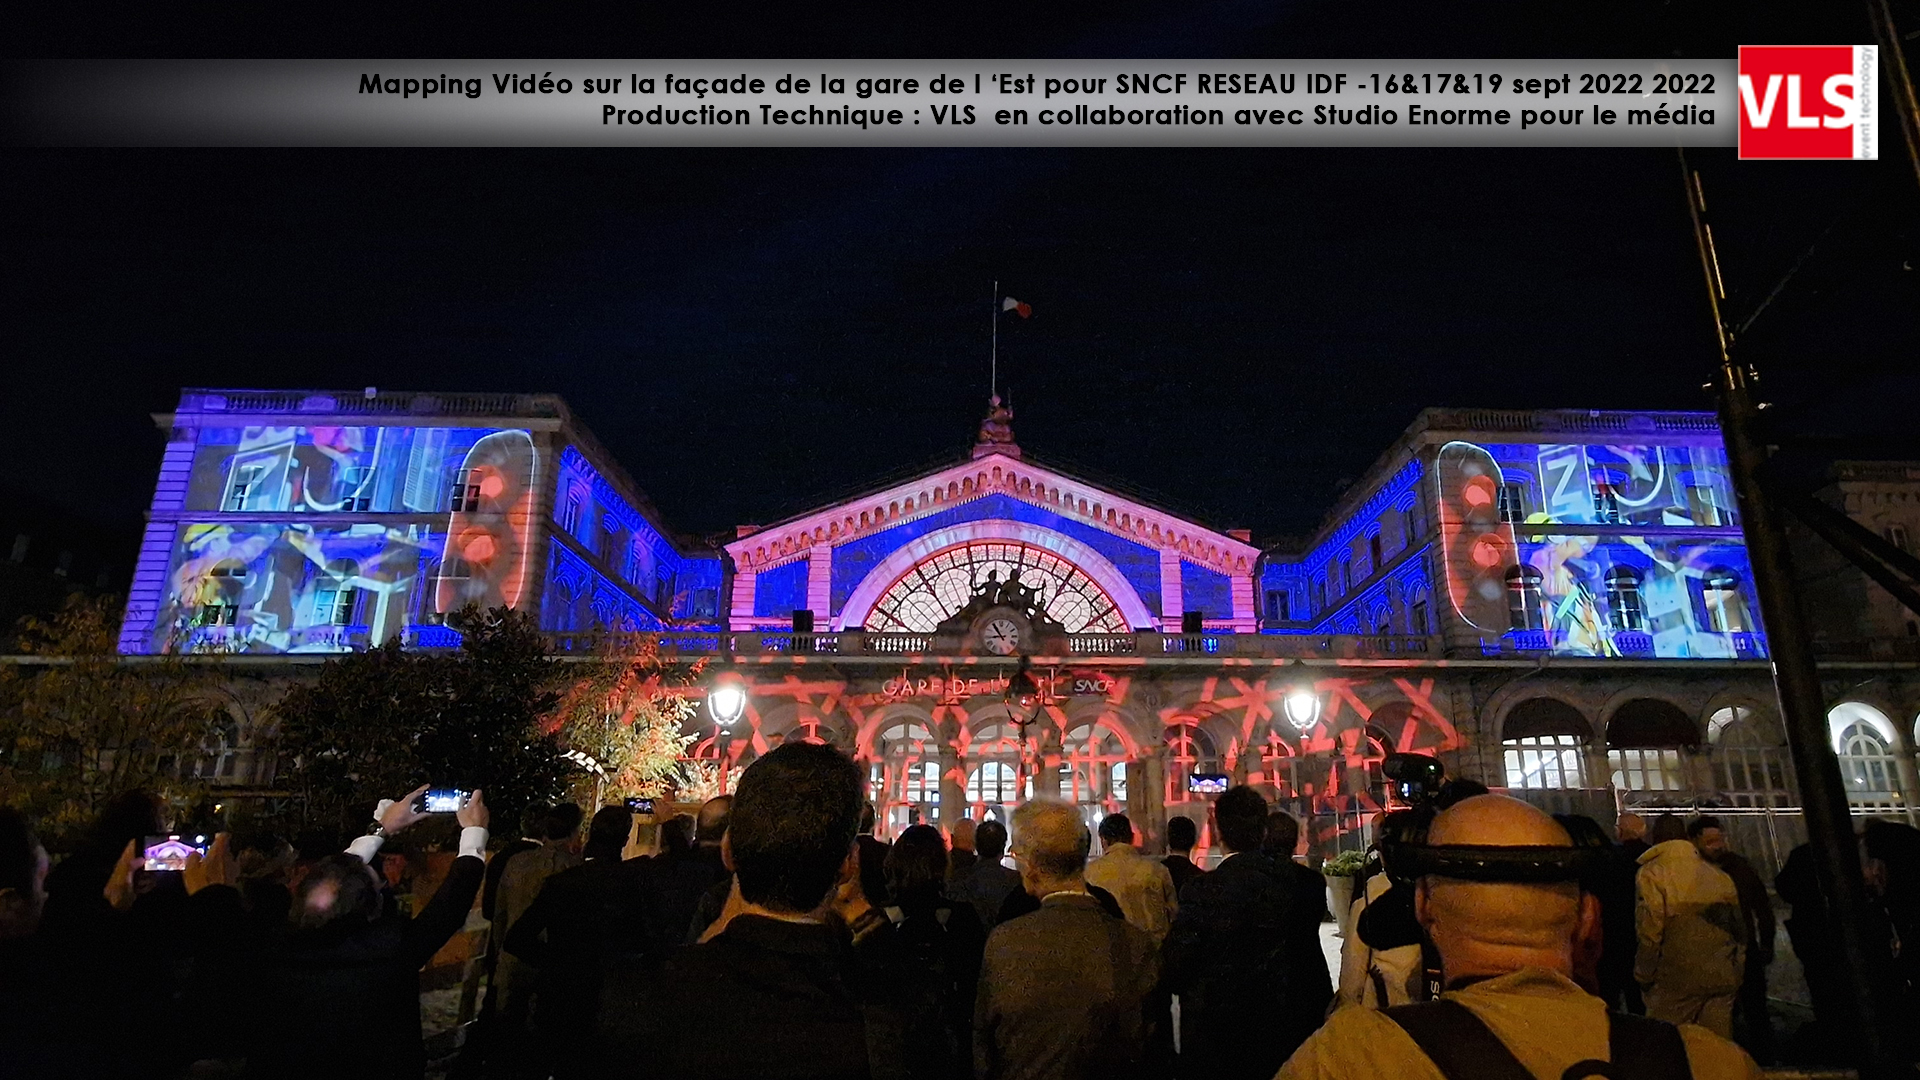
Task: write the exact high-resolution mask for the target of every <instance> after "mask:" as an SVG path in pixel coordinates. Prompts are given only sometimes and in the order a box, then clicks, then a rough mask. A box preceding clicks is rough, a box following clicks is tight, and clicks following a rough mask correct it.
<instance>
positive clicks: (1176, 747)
mask: <svg viewBox="0 0 1920 1080" xmlns="http://www.w3.org/2000/svg"><path fill="white" fill-rule="evenodd" d="M1165 738H1166V745H1167V791H1166V801H1167V804H1168V805H1170V806H1171V805H1173V804H1175V803H1184V802H1193V801H1194V796H1193V793H1192V792H1191V790H1189V782H1190V781H1191V780H1192V778H1193V775H1194V774H1195V773H1202V774H1205V773H1219V772H1224V771H1225V769H1224V767H1223V766H1222V763H1221V759H1220V750H1219V747H1218V746H1216V745H1215V743H1214V741H1213V736H1211V735H1209V734H1207V732H1206V731H1205V730H1204V729H1202V728H1201V727H1200V725H1199V723H1198V722H1197V721H1192V720H1188V721H1183V722H1180V723H1175V724H1173V725H1170V726H1169V727H1168V728H1167V731H1166V737H1165Z"/></svg>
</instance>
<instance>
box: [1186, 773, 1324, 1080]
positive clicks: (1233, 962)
mask: <svg viewBox="0 0 1920 1080" xmlns="http://www.w3.org/2000/svg"><path fill="white" fill-rule="evenodd" d="M1213 809H1214V818H1215V821H1216V830H1215V835H1217V836H1218V837H1219V838H1220V841H1221V844H1222V845H1223V846H1224V847H1225V848H1226V850H1227V857H1226V858H1225V859H1224V860H1222V861H1221V863H1220V865H1219V866H1217V867H1215V868H1214V869H1213V870H1212V871H1210V872H1209V873H1208V874H1207V875H1206V876H1205V877H1200V878H1196V879H1194V880H1193V881H1192V882H1191V883H1189V884H1188V885H1187V887H1186V889H1185V890H1183V891H1182V892H1181V893H1180V913H1179V915H1177V916H1176V917H1175V918H1174V921H1173V929H1172V931H1171V932H1170V933H1169V934H1168V935H1167V951H1166V964H1167V983H1168V988H1169V989H1171V990H1172V991H1173V992H1174V993H1175V994H1178V995H1179V996H1180V1014H1181V1019H1180V1049H1181V1053H1180V1062H1181V1069H1180V1071H1181V1075H1183V1076H1200V1077H1206V1078H1208V1080H1254V1078H1258V1080H1267V1078H1268V1077H1271V1076H1272V1075H1273V1074H1274V1073H1275V1072H1276V1071H1278V1070H1279V1068H1280V1066H1281V1064H1282V1063H1284V1062H1285V1061H1286V1060H1287V1058H1288V1056H1289V1055H1291V1054H1292V1053H1293V1051H1294V1050H1295V1049H1296V1048H1298V1047H1299V1045H1300V1044H1301V1043H1302V1042H1305V1041H1306V1038H1307V1036H1309V1035H1311V1034H1313V1032H1314V1030H1315V1029H1316V1028H1318V1027H1319V1026H1320V1021H1321V1018H1322V1017H1323V1016H1324V1015H1325V1012H1326V1007H1327V1002H1328V1001H1330V1000H1331V999H1332V997H1333V984H1332V980H1331V978H1330V977H1329V976H1328V973H1327V963H1326V960H1325V959H1324V957H1323V956H1322V955H1321V953H1320V948H1319V938H1318V934H1319V924H1320V916H1321V913H1322V912H1324V911H1325V910H1326V899H1325V897H1326V890H1325V886H1324V885H1322V886H1320V887H1319V888H1318V889H1315V888H1314V887H1313V886H1312V885H1311V884H1310V883H1308V882H1307V881H1306V880H1305V878H1303V877H1301V876H1300V875H1297V874H1295V873H1293V870H1294V869H1295V867H1294V866H1293V864H1292V862H1291V860H1289V861H1288V863H1287V865H1286V866H1280V865H1277V864H1276V863H1275V861H1274V860H1273V859H1272V858H1271V857H1270V856H1268V855H1267V854H1265V853H1264V852H1263V851H1262V850H1261V847H1262V844H1263V842H1264V841H1265V840H1266V836H1267V800H1266V799H1265V798H1263V797H1262V796H1261V795H1260V793H1259V792H1257V791H1255V790H1253V789H1252V788H1250V787H1247V786H1245V785H1242V786H1239V787H1235V788H1233V789H1231V790H1229V791H1228V792H1227V793H1226V794H1224V795H1222V796H1220V800H1219V801H1218V802H1217V803H1215V804H1214V808H1213ZM1296 827H1297V826H1296ZM1298 869H1302V870H1304V869H1305V868H1304V867H1300V868H1298ZM1307 873H1308V874H1312V872H1311V871H1307ZM1312 876H1313V877H1316V878H1317V877H1318V876H1319V875H1317V874H1312Z"/></svg>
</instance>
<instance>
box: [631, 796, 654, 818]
mask: <svg viewBox="0 0 1920 1080" xmlns="http://www.w3.org/2000/svg"><path fill="white" fill-rule="evenodd" d="M627 809H629V810H631V811H633V812H634V813H636V814H651V813H653V800H652V799H643V798H641V797H639V796H638V795H632V796H628V798H627Z"/></svg>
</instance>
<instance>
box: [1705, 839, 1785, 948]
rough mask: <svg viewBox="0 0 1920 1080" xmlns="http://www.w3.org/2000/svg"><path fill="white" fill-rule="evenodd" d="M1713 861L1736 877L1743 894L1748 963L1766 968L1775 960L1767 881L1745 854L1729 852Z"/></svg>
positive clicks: (1741, 908) (1772, 923) (1736, 887)
mask: <svg viewBox="0 0 1920 1080" xmlns="http://www.w3.org/2000/svg"><path fill="white" fill-rule="evenodd" d="M1713 864H1714V865H1715V866H1718V867H1719V868H1720V869H1721V870H1723V871H1725V872H1726V875H1727V876H1728V877H1730V878H1732V879H1733V889H1734V891H1735V892H1737V893H1739V894H1740V915H1741V917H1742V918H1744V919H1745V920H1746V922H1747V962H1748V963H1749V964H1756V963H1757V964H1759V965H1760V966H1761V967H1766V966H1767V965H1768V964H1771V963H1773V938H1774V933H1775V931H1774V920H1773V898H1772V897H1771V896H1768V895H1767V883H1766V882H1764V881H1762V880H1760V872H1759V871H1758V870H1755V869H1754V868H1753V864H1752V863H1750V862H1748V861H1747V860H1746V857H1745V856H1743V855H1738V854H1735V853H1734V852H1731V851H1729V852H1726V853H1725V854H1723V855H1721V856H1720V857H1719V858H1718V859H1715V860H1713Z"/></svg>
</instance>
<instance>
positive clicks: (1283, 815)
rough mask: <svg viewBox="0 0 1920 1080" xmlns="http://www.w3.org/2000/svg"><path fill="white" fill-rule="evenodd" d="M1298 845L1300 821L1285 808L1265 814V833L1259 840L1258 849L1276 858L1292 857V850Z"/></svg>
mask: <svg viewBox="0 0 1920 1080" xmlns="http://www.w3.org/2000/svg"><path fill="white" fill-rule="evenodd" d="M1299 846H1300V823H1299V822H1298V821H1296V820H1294V817H1293V815H1292V814H1289V813H1287V812H1286V811H1285V810H1275V811H1273V812H1272V813H1270V814H1268V815H1267V835H1266V837H1265V838H1264V839H1263V840H1262V841H1261V845H1260V850H1261V851H1263V852H1265V853H1266V854H1268V855H1271V856H1272V857H1274V858H1276V859H1291V858H1293V853H1294V850H1295V849H1297V848H1298V847H1299Z"/></svg>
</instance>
